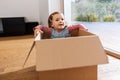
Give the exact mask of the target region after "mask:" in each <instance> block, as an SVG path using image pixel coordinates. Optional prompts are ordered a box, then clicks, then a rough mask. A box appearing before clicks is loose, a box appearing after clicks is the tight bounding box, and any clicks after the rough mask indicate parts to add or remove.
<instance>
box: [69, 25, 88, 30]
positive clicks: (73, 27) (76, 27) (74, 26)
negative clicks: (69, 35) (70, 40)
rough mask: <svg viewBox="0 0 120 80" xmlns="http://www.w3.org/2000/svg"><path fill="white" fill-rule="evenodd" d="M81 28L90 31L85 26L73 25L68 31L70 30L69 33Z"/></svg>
mask: <svg viewBox="0 0 120 80" xmlns="http://www.w3.org/2000/svg"><path fill="white" fill-rule="evenodd" d="M79 28H80V29H81V30H85V31H87V30H88V29H87V28H86V27H85V26H84V25H83V24H76V25H71V26H69V27H68V30H69V32H72V31H73V30H76V29H79Z"/></svg>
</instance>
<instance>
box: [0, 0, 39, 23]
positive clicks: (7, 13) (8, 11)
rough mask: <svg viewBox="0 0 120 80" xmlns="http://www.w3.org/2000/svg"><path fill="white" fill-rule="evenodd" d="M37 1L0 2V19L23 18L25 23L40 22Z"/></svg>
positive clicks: (6, 0)
mask: <svg viewBox="0 0 120 80" xmlns="http://www.w3.org/2000/svg"><path fill="white" fill-rule="evenodd" d="M39 6H40V5H39V0H0V18H1V17H25V18H26V21H40V11H39Z"/></svg>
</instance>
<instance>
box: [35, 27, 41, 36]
mask: <svg viewBox="0 0 120 80" xmlns="http://www.w3.org/2000/svg"><path fill="white" fill-rule="evenodd" d="M39 33H41V34H42V33H43V31H41V30H40V29H35V30H34V37H36V36H37V35H38V34H39Z"/></svg>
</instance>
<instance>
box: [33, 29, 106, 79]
mask: <svg viewBox="0 0 120 80" xmlns="http://www.w3.org/2000/svg"><path fill="white" fill-rule="evenodd" d="M71 36H72V37H68V38H58V39H45V38H48V37H49V36H47V37H46V36H44V34H43V36H42V38H44V39H42V40H40V41H36V44H35V46H36V70H37V71H38V74H39V80H97V65H98V64H105V63H107V62H108V59H107V56H106V54H105V51H104V49H103V47H102V44H101V42H100V40H99V37H98V36H97V35H94V34H91V33H89V32H86V31H82V30H76V31H74V32H72V33H71Z"/></svg>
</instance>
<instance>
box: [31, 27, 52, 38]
mask: <svg viewBox="0 0 120 80" xmlns="http://www.w3.org/2000/svg"><path fill="white" fill-rule="evenodd" d="M33 31H34V36H35V37H36V36H37V34H38V33H47V34H48V35H49V34H51V31H52V29H51V28H48V27H47V26H43V25H38V26H36V27H34V28H33Z"/></svg>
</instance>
